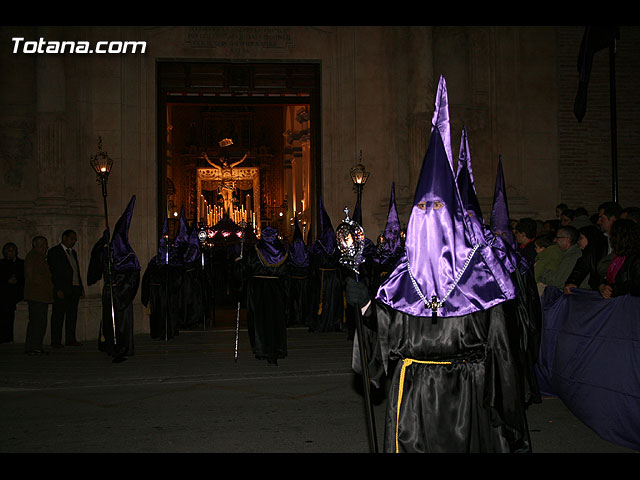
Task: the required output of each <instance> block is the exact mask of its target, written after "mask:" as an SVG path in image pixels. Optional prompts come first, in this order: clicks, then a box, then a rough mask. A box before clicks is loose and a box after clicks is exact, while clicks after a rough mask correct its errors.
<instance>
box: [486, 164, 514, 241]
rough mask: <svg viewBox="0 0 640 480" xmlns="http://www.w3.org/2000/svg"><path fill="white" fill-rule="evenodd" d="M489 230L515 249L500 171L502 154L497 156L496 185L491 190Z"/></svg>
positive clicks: (504, 187) (502, 175) (501, 172)
mask: <svg viewBox="0 0 640 480" xmlns="http://www.w3.org/2000/svg"><path fill="white" fill-rule="evenodd" d="M490 225H491V231H492V232H493V233H494V235H496V236H501V237H503V238H504V239H505V242H506V243H507V244H508V245H511V247H512V248H513V249H514V250H517V245H516V239H515V237H514V236H513V232H512V231H511V225H510V224H509V207H508V204H507V188H506V186H505V182H504V173H503V171H502V156H500V157H498V171H497V173H496V185H495V188H494V191H493V207H492V209H491V221H490Z"/></svg>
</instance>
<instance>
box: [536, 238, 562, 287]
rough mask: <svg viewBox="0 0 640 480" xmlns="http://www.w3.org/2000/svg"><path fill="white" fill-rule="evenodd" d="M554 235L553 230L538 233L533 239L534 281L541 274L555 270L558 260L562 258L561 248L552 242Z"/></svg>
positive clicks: (537, 280) (539, 277)
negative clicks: (534, 257) (534, 248)
mask: <svg viewBox="0 0 640 480" xmlns="http://www.w3.org/2000/svg"><path fill="white" fill-rule="evenodd" d="M555 236H556V234H555V232H554V233H551V232H547V233H543V234H542V235H538V236H537V237H536V239H535V242H534V244H535V246H536V263H535V264H534V266H533V273H534V277H535V279H536V283H537V282H539V281H540V279H541V278H542V276H543V274H545V273H546V274H549V273H550V272H555V271H556V268H558V264H559V263H560V260H562V250H560V247H559V246H558V244H557V243H556V242H554V238H555Z"/></svg>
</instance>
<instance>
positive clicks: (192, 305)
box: [178, 260, 207, 330]
mask: <svg viewBox="0 0 640 480" xmlns="http://www.w3.org/2000/svg"><path fill="white" fill-rule="evenodd" d="M206 292H207V281H206V278H205V272H204V270H203V269H202V261H201V260H198V261H196V262H192V263H190V264H187V265H185V268H184V271H183V274H182V281H181V287H180V318H179V319H178V328H179V329H182V330H190V329H194V328H198V327H200V328H202V327H203V326H204V322H205V312H206V308H207V301H206V298H205V295H206Z"/></svg>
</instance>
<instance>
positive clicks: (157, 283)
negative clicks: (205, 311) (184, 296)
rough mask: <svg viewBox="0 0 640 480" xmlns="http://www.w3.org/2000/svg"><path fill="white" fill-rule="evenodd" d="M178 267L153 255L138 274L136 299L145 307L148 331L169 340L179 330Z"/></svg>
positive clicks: (180, 279) (155, 336)
mask: <svg viewBox="0 0 640 480" xmlns="http://www.w3.org/2000/svg"><path fill="white" fill-rule="evenodd" d="M181 282H182V267H180V266H176V265H165V264H163V263H157V262H156V259H155V258H153V259H151V261H150V262H149V264H148V265H147V268H146V270H145V272H144V275H143V276H142V288H141V297H140V300H141V302H142V304H143V305H144V306H145V307H147V308H148V311H149V334H150V336H151V338H153V339H155V340H170V339H172V338H173V337H175V336H177V335H178V334H179V329H178V320H179V318H180V303H181V302H180V284H181Z"/></svg>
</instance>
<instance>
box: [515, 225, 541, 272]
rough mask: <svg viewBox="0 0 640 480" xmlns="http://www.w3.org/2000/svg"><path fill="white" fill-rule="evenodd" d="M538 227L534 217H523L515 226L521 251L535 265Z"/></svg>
mask: <svg viewBox="0 0 640 480" xmlns="http://www.w3.org/2000/svg"><path fill="white" fill-rule="evenodd" d="M537 228H538V227H537V225H536V221H535V220H533V219H532V218H523V219H521V220H520V221H519V222H518V224H517V225H516V228H515V237H516V242H518V244H519V245H520V247H519V251H520V253H521V254H522V256H523V257H524V258H525V260H527V261H528V262H529V264H531V265H533V263H534V261H535V258H536V246H535V243H534V240H535V238H536V230H537Z"/></svg>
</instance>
